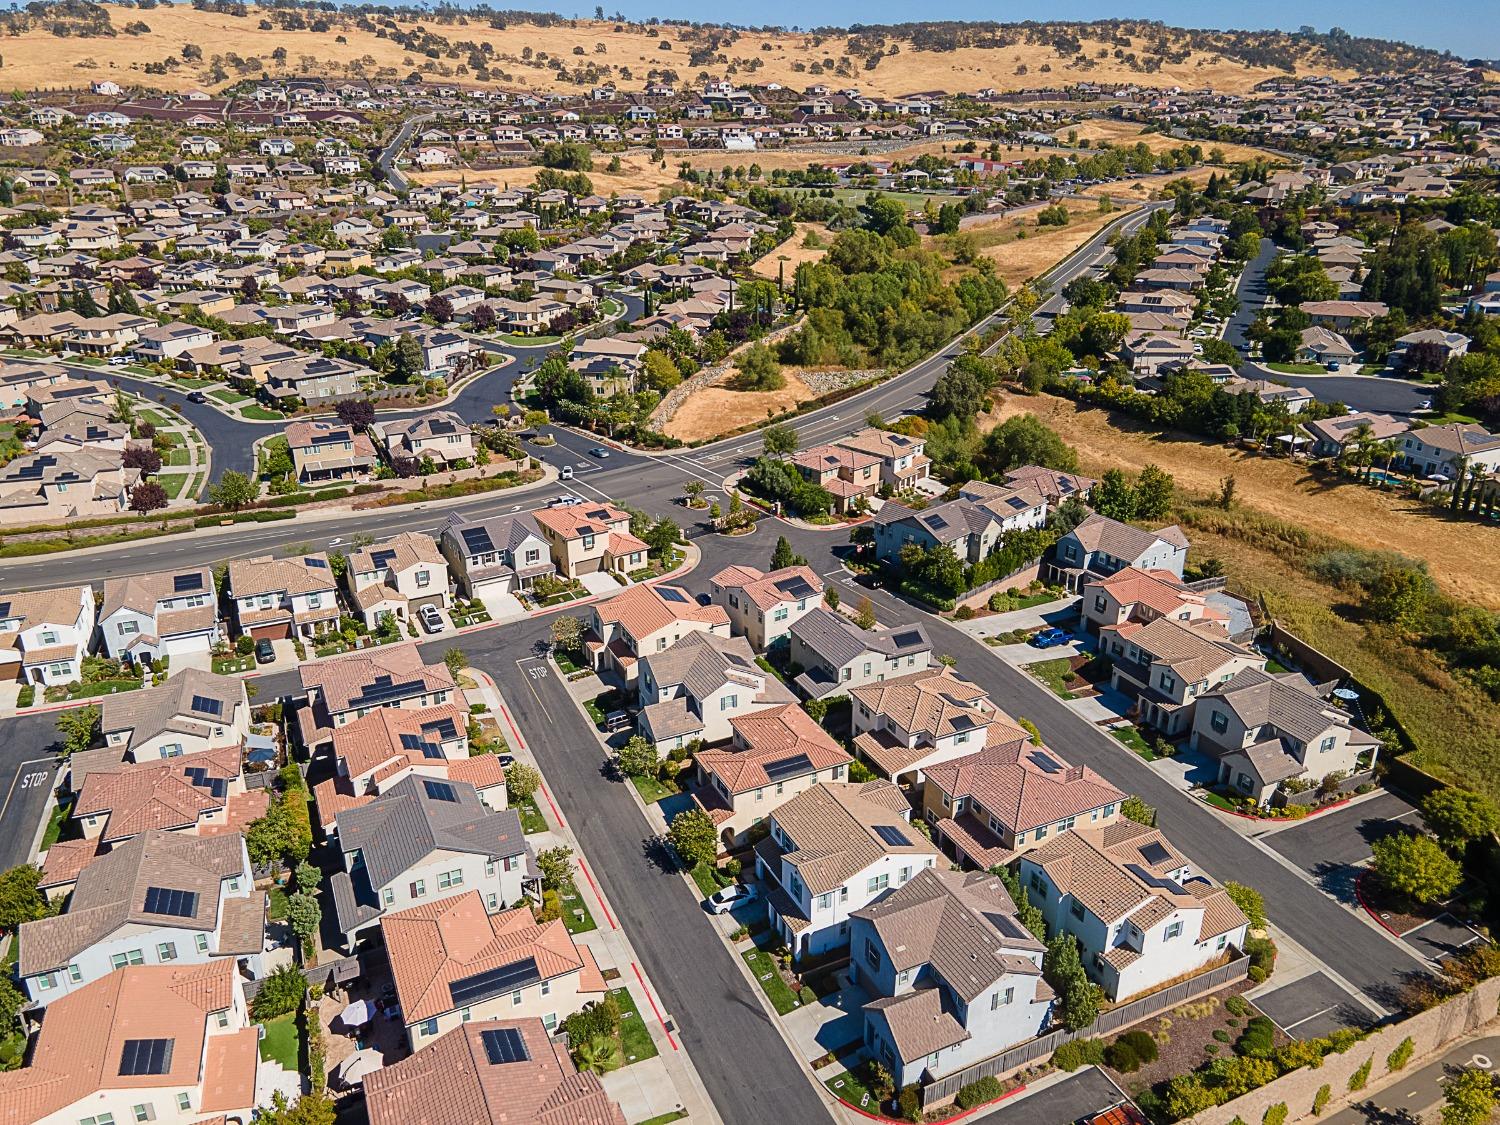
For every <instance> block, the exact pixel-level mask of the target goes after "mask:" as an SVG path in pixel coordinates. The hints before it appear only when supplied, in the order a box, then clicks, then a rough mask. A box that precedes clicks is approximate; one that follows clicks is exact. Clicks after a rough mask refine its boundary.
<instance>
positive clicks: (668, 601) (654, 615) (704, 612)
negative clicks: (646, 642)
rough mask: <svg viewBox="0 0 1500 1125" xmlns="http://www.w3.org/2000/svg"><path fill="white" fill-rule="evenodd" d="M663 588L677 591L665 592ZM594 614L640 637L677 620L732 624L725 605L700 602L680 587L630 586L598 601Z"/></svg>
mask: <svg viewBox="0 0 1500 1125" xmlns="http://www.w3.org/2000/svg"><path fill="white" fill-rule="evenodd" d="M663 590H669V591H673V592H674V593H673V594H671V595H664V594H663V593H662V591H663ZM677 598H680V599H681V600H675V599H677ZM594 617H595V619H596V620H597V621H598V622H599V623H600V624H602V625H618V626H619V627H620V628H621V629H623V630H624V631H625V632H627V633H629V634H630V635H631V636H632V637H634V638H636V639H637V640H639V639H641V638H643V637H648V636H650V635H651V634H652V633H655V632H658V631H660V630H662V629H665V628H666V627H667V626H669V625H671V624H672V623H673V622H674V621H690V622H694V623H698V624H703V625H706V626H708V627H709V628H713V627H714V626H716V625H722V626H725V627H726V628H727V627H728V625H729V614H727V613H726V612H724V607H723V606H720V605H699V604H698V602H697V600H696V599H695V598H694V597H693V596H692V595H691V594H689V593H688V592H687V591H686V590H684V589H683V588H682V587H680V586H631V587H630V588H629V589H627V590H623V591H621V592H620V593H618V594H616V595H615V596H614V597H612V598H610V599H609V600H608V601H605V602H599V603H596V604H595V606H594Z"/></svg>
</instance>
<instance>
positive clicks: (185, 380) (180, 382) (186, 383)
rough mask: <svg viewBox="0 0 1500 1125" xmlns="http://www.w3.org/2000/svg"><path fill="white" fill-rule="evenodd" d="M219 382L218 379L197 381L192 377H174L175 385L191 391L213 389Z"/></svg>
mask: <svg viewBox="0 0 1500 1125" xmlns="http://www.w3.org/2000/svg"><path fill="white" fill-rule="evenodd" d="M217 382H218V380H217V379H195V378H194V377H193V376H191V375H174V376H172V383H173V385H175V386H178V387H186V388H187V389H188V390H190V391H201V390H202V389H203V388H204V387H211V386H213V385H214V384H215V383H217Z"/></svg>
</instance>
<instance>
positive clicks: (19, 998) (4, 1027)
mask: <svg viewBox="0 0 1500 1125" xmlns="http://www.w3.org/2000/svg"><path fill="white" fill-rule="evenodd" d="M25 1006H26V994H25V993H24V992H22V991H21V990H20V989H19V988H17V987H16V986H15V984H14V983H13V982H12V981H11V979H10V974H8V973H7V974H5V975H0V1039H8V1038H9V1037H10V1034H11V1032H12V1031H14V1030H15V1027H16V1017H17V1016H19V1015H20V1014H21V1009H22V1008H24V1007H25ZM18 1061H19V1060H18Z"/></svg>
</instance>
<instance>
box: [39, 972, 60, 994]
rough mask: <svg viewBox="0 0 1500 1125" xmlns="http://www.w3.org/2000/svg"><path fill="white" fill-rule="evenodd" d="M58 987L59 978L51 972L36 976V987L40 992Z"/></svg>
mask: <svg viewBox="0 0 1500 1125" xmlns="http://www.w3.org/2000/svg"><path fill="white" fill-rule="evenodd" d="M56 987H57V978H56V977H55V976H54V975H53V974H51V973H43V974H42V975H41V976H39V977H37V978H36V988H37V991H38V992H51V991H52V990H53V989H54V988H56Z"/></svg>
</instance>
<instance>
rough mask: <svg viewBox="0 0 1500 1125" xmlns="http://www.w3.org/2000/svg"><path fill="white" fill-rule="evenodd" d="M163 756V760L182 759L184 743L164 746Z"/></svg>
mask: <svg viewBox="0 0 1500 1125" xmlns="http://www.w3.org/2000/svg"><path fill="white" fill-rule="evenodd" d="M161 756H162V757H163V758H180V757H182V743H180V742H169V743H167V744H166V745H165V746H163V747H162V748H161Z"/></svg>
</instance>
